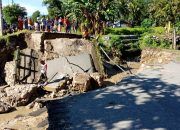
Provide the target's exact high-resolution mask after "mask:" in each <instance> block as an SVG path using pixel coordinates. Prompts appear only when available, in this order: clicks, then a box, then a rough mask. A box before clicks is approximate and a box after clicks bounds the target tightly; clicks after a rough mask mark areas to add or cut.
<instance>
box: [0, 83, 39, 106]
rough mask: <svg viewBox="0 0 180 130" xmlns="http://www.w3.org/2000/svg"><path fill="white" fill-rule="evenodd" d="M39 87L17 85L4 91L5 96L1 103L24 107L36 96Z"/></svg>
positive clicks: (0, 99)
mask: <svg viewBox="0 0 180 130" xmlns="http://www.w3.org/2000/svg"><path fill="white" fill-rule="evenodd" d="M36 91H37V86H36V85H34V84H31V85H16V86H11V87H7V88H5V89H4V93H5V95H4V96H3V97H1V98H0V101H2V102H6V103H8V104H11V105H12V106H23V105H26V104H27V103H28V101H29V100H31V99H32V97H33V95H34V94H36Z"/></svg>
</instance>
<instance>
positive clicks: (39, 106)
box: [33, 102, 43, 111]
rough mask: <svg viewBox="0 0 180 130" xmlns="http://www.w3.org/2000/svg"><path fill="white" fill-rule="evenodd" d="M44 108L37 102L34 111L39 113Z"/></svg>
mask: <svg viewBox="0 0 180 130" xmlns="http://www.w3.org/2000/svg"><path fill="white" fill-rule="evenodd" d="M42 107H43V105H42V104H41V103H38V102H35V104H34V106H33V111H37V110H39V109H40V108H42Z"/></svg>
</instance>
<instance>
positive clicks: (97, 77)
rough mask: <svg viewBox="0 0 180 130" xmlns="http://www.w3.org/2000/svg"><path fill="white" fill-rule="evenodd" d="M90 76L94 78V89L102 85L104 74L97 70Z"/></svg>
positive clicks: (92, 81)
mask: <svg viewBox="0 0 180 130" xmlns="http://www.w3.org/2000/svg"><path fill="white" fill-rule="evenodd" d="M90 76H91V78H92V80H91V85H92V86H93V88H94V89H96V88H100V87H102V85H103V79H104V76H103V75H101V74H100V73H97V72H95V73H91V74H90Z"/></svg>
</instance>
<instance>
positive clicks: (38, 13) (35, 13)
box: [32, 10, 41, 21]
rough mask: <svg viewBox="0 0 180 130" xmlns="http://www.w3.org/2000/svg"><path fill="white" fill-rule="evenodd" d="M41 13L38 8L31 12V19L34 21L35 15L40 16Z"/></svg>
mask: <svg viewBox="0 0 180 130" xmlns="http://www.w3.org/2000/svg"><path fill="white" fill-rule="evenodd" d="M40 15H41V13H40V11H39V10H37V11H35V12H34V13H33V14H32V20H33V21H36V20H37V17H40Z"/></svg>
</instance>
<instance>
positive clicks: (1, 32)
mask: <svg viewBox="0 0 180 130" xmlns="http://www.w3.org/2000/svg"><path fill="white" fill-rule="evenodd" d="M2 35H3V19H2V0H0V36H2Z"/></svg>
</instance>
